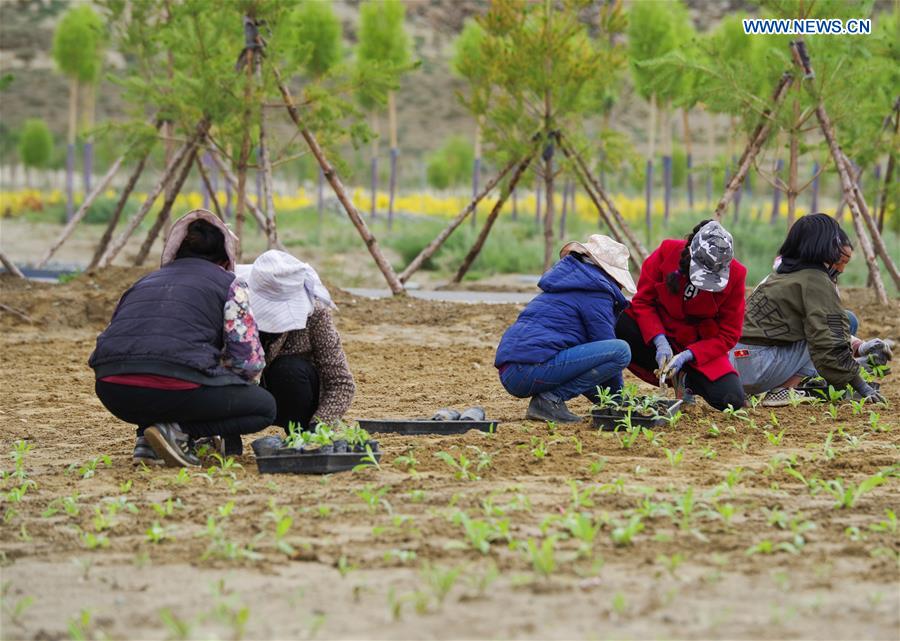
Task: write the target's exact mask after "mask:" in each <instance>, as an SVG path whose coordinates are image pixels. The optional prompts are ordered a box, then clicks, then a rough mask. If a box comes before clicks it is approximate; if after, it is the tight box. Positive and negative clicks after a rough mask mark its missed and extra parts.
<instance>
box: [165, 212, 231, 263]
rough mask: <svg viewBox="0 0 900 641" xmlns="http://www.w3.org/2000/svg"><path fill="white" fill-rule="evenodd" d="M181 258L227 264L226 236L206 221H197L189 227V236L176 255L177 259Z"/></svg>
mask: <svg viewBox="0 0 900 641" xmlns="http://www.w3.org/2000/svg"><path fill="white" fill-rule="evenodd" d="M179 258H202V259H203V260H208V261H210V262H211V263H216V264H221V263H227V262H228V253H227V252H226V251H225V236H224V235H223V234H222V232H221V231H220V230H219V229H216V227H215V225H213V224H211V223H208V222H206V221H205V220H195V221H194V222H192V223H191V224H190V225H188V228H187V235H186V236H185V237H184V240H183V241H181V246H180V247H179V248H178V251H177V252H176V254H175V259H176V260H177V259H179Z"/></svg>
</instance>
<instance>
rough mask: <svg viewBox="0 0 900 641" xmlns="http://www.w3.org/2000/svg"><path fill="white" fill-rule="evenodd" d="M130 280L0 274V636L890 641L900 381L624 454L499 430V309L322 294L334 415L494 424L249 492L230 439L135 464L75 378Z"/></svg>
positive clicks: (669, 432) (510, 415)
mask: <svg viewBox="0 0 900 641" xmlns="http://www.w3.org/2000/svg"><path fill="white" fill-rule="evenodd" d="M140 273H141V272H140V271H135V270H125V269H114V270H108V271H106V272H103V273H101V274H98V275H83V276H80V277H79V278H77V279H76V280H74V281H72V282H70V283H68V284H66V285H42V284H24V283H17V282H14V281H12V280H10V279H6V278H4V279H2V280H0V287H2V300H3V303H4V304H5V305H7V306H10V307H12V308H15V309H16V310H18V311H19V312H21V313H23V314H25V315H26V316H27V317H28V318H29V319H30V320H31V322H29V321H28V320H25V319H23V318H22V317H20V316H16V315H14V314H11V313H9V312H4V313H2V314H0V329H2V335H0V349H2V352H0V353H2V355H3V367H2V379H0V386H2V387H0V389H2V402H0V424H2V430H0V448H2V451H3V453H4V461H5V462H4V463H3V464H2V469H3V470H4V472H6V474H5V478H4V479H3V480H2V481H0V483H2V486H0V487H2V490H3V492H2V494H0V496H2V497H3V498H2V509H3V515H4V518H3V522H2V523H0V573H2V579H0V581H2V590H3V606H2V620H0V621H2V635H0V636H2V637H3V638H7V639H16V638H27V639H57V638H65V637H75V638H77V637H79V636H82V637H104V636H105V637H109V638H122V639H125V638H141V639H143V638H152V639H162V638H212V637H214V638H226V639H227V638H249V639H257V638H313V637H318V638H338V637H340V638H404V639H407V638H408V639H414V638H510V637H517V638H520V637H521V638H558V639H570V638H600V639H602V638H820V639H834V638H841V639H849V638H860V639H863V638H865V639H869V638H884V639H896V638H897V637H898V634H900V566H898V555H900V539H898V525H897V521H896V518H893V519H892V517H891V515H892V514H894V513H896V512H898V511H900V509H898V508H900V501H898V499H897V496H898V492H897V487H898V482H897V474H898V467H897V465H898V460H900V456H898V453H900V449H898V446H900V420H898V412H897V410H896V409H895V408H896V407H898V406H900V386H898V384H897V383H896V376H895V377H893V378H891V377H888V378H887V379H885V381H884V386H883V390H884V391H885V392H886V395H887V397H888V398H889V400H890V401H891V403H892V405H891V407H890V408H877V410H876V411H877V412H878V415H877V416H875V417H873V416H872V415H870V414H869V408H865V409H864V410H863V411H862V413H861V414H859V415H854V414H853V408H851V406H850V405H847V404H844V405H840V406H839V407H838V408H837V417H836V419H835V418H832V417H831V416H829V415H828V412H827V411H826V410H827V409H828V407H827V405H825V404H822V405H816V406H800V407H796V408H792V407H787V408H783V409H778V410H776V411H775V412H774V413H770V412H769V411H768V410H763V409H762V408H756V409H754V410H750V411H749V414H748V415H747V416H746V417H740V416H738V417H728V416H725V415H723V414H720V413H717V412H714V411H712V410H711V409H709V408H708V407H706V406H704V405H703V404H702V403H701V404H698V405H697V406H696V407H694V408H692V409H690V410H689V412H688V414H687V416H685V418H684V419H683V420H681V421H680V422H679V423H678V424H677V425H675V426H673V427H668V428H662V429H659V430H657V432H656V433H655V434H653V435H650V434H644V435H642V436H640V437H639V438H638V440H637V441H636V442H635V443H634V444H633V445H632V446H631V447H629V448H625V447H623V445H622V444H621V443H620V438H619V437H617V436H616V435H614V434H610V433H598V432H597V431H596V430H594V429H593V428H592V427H590V424H589V423H588V422H587V421H585V422H584V423H582V424H580V425H576V426H574V427H570V426H563V427H560V428H558V429H556V430H551V429H550V427H548V426H547V425H544V424H540V423H537V422H530V421H524V420H522V416H523V415H524V410H525V404H526V401H522V400H518V399H514V398H511V397H509V396H508V395H507V394H506V393H505V392H504V391H503V389H502V388H501V386H500V384H499V382H498V380H497V376H496V373H495V370H494V368H493V366H492V362H493V350H494V347H495V346H496V343H497V341H498V340H499V337H500V335H501V333H502V332H503V330H504V329H505V327H506V326H507V325H508V324H509V323H510V322H512V320H513V319H514V318H515V316H516V314H517V312H518V310H517V308H516V307H514V306H503V305H491V306H486V305H452V304H441V303H431V302H425V301H418V300H412V301H406V300H390V301H369V300H354V299H352V298H351V297H350V296H348V295H346V294H338V296H337V302H338V305H339V307H340V311H339V313H338V316H337V318H338V322H339V327H340V329H341V332H342V335H343V338H344V342H345V347H346V349H347V353H348V357H349V360H350V364H351V368H352V369H353V371H354V373H355V375H356V378H357V383H358V393H357V397H356V399H355V401H354V404H353V407H352V409H351V412H350V416H351V417H363V416H367V417H374V416H379V417H415V416H424V415H429V414H430V413H431V412H432V411H433V410H435V409H437V408H438V407H442V406H451V407H457V408H460V409H461V408H463V407H467V406H470V405H483V406H484V407H485V409H486V411H487V414H488V417H489V418H492V419H497V420H498V421H502V424H501V425H500V427H499V428H498V430H497V432H496V433H495V434H493V435H490V434H482V433H477V432H469V433H468V434H466V435H463V436H458V437H428V436H416V437H400V436H378V437H376V438H378V440H379V442H380V443H381V446H382V449H383V451H384V456H383V458H382V461H381V469H380V470H374V469H372V470H367V471H362V472H357V473H345V474H340V475H335V476H330V477H305V476H261V475H259V474H258V473H257V472H256V465H255V463H254V460H253V456H252V454H251V453H250V449H249V447H246V452H247V453H246V454H245V455H244V456H243V457H240V458H238V459H237V460H236V463H237V464H239V465H240V467H238V466H237V465H234V466H230V467H229V466H228V465H224V466H213V468H214V469H210V470H202V471H194V472H190V473H177V472H176V471H172V470H144V471H139V470H135V469H133V468H132V466H131V460H130V454H131V447H132V444H133V431H132V429H131V428H130V427H129V426H126V425H124V424H122V423H120V422H118V421H117V420H116V419H114V418H113V417H112V416H110V415H109V414H108V413H107V412H106V411H105V410H104V409H103V407H102V406H101V405H100V403H99V401H97V399H96V398H95V396H94V393H93V377H92V372H91V371H90V370H89V369H88V368H87V366H86V360H87V357H88V354H89V353H90V350H91V349H92V347H93V341H94V337H95V336H96V333H97V332H98V331H99V330H100V329H102V327H103V325H104V324H105V322H106V320H107V319H108V317H109V315H110V313H111V311H112V307H113V306H114V304H115V302H116V300H117V298H118V296H119V295H120V293H121V292H122V291H123V290H124V289H125V287H127V285H128V284H129V283H130V282H131V281H133V280H134V279H135V278H136V277H137V276H138V275H139V274H140ZM847 299H848V300H847V305H848V307H849V308H850V309H853V310H854V311H856V312H857V313H858V314H859V315H860V316H861V319H862V327H863V332H862V333H863V334H864V335H867V336H869V335H882V336H889V337H893V338H895V339H896V338H900V305H897V304H896V303H894V305H893V306H892V308H891V309H890V310H883V309H880V308H878V307H876V306H874V305H873V304H872V302H871V300H870V299H869V298H868V295H867V294H866V293H865V292H852V293H850V294H849V295H847ZM571 405H572V407H573V408H574V409H575V410H576V411H578V412H581V413H585V414H586V413H587V412H588V409H589V407H588V404H587V402H586V401H583V400H577V401H573V402H572V404H571ZM776 423H777V424H776ZM267 433H273V434H274V433H277V430H276V429H274V428H271V429H270V430H267ZM779 434H780V436H779ZM829 435H830V436H829ZM20 440H22V441H24V442H26V443H27V444H28V445H30V446H31V449H30V451H28V452H27V453H26V454H25V455H24V464H23V466H22V468H21V470H20V474H19V475H18V476H17V475H16V474H15V473H14V472H15V467H14V461H13V458H12V457H11V455H12V453H13V452H14V450H15V448H16V445H15V444H16V442H17V441H20ZM251 440H252V439H251V438H247V439H246V441H245V445H249V442H250V441H251ZM666 450H668V452H667V451H666ZM437 452H448V453H450V454H451V455H454V456H455V457H456V458H457V459H459V456H460V455H461V454H462V455H465V456H466V457H468V458H469V459H471V460H472V467H471V470H472V471H473V472H475V468H476V467H477V466H478V465H479V463H482V464H483V465H482V469H480V470H479V471H477V472H475V473H476V474H477V476H479V477H481V478H480V479H479V480H461V479H457V478H456V476H455V475H454V471H453V470H451V469H450V467H449V466H448V465H447V464H446V463H444V462H442V461H441V460H440V459H439V458H437V457H436V456H435V454H436V453H437ZM542 453H543V454H544V455H543V456H541V454H542ZM104 456H108V457H109V463H110V464H109V465H106V462H105V461H104V460H103V458H102V457H104ZM399 456H407V457H410V456H411V457H413V458H414V459H415V464H414V466H413V467H414V469H410V468H409V465H408V463H410V461H409V460H406V461H403V462H395V459H397V457H399ZM98 457H100V458H99V459H98ZM93 459H97V464H96V469H94V470H91V469H90V468H91V467H92V465H90V464H89V462H90V461H92V460H93ZM211 465H212V463H211ZM70 468H71V469H70ZM878 473H880V474H881V477H880V479H879V478H876V479H875V480H876V481H878V480H880V481H882V483H881V484H880V485H877V486H876V487H874V488H872V489H871V490H868V491H866V487H867V485H875V483H874V482H870V483H867V484H865V485H861V484H862V483H863V481H864V480H865V479H867V478H871V477H873V476H874V475H876V474H878ZM22 476H25V477H27V479H30V480H31V481H33V482H34V485H29V484H28V482H27V479H23V478H21V477H22ZM85 476H86V477H87V478H83V477H85ZM838 479H840V481H838ZM829 482H830V483H829ZM26 485H29V487H26V488H25V489H24V492H23V491H22V488H23V486H26ZM829 488H830V489H829ZM841 490H846V491H847V492H848V493H849V497H850V502H851V503H852V505H851V506H849V507H843V508H838V507H835V504H836V502H838V499H839V498H841V496H843V494H844V492H842V491H841ZM854 492H855V494H854ZM834 494H838V495H840V496H838V497H836V496H835V495H834ZM287 518H291V519H292V521H291V522H290V524H289V527H287V529H282V535H283V536H280V537H279V536H278V535H277V534H276V528H277V521H279V520H281V523H282V528H284V525H285V523H287ZM629 523H630V524H631V527H630V528H629ZM154 539H158V540H157V541H156V542H153V540H154Z"/></svg>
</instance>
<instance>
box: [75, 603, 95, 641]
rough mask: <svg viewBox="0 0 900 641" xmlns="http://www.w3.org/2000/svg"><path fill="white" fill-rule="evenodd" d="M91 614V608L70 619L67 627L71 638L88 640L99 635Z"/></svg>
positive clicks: (79, 640) (77, 640) (81, 640)
mask: <svg viewBox="0 0 900 641" xmlns="http://www.w3.org/2000/svg"><path fill="white" fill-rule="evenodd" d="M91 616H92V615H91V611H90V610H82V611H81V612H79V614H78V616H77V617H73V618H71V619H69V622H68V624H67V628H68V630H69V638H70V639H72V640H73V641H86V640H87V639H95V638H97V637H98V636H99V635H98V634H97V631H96V630H95V629H94V626H93V624H92V623H91Z"/></svg>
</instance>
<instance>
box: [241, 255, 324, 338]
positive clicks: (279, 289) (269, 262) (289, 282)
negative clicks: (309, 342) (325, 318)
mask: <svg viewBox="0 0 900 641" xmlns="http://www.w3.org/2000/svg"><path fill="white" fill-rule="evenodd" d="M235 274H236V275H237V276H238V278H243V279H244V280H246V281H247V285H248V287H249V289H250V311H251V312H252V313H253V318H254V319H255V320H256V326H257V327H258V328H259V330H260V331H262V332H269V333H272V334H280V333H282V332H289V331H292V330H295V329H304V328H305V327H306V321H307V319H308V318H309V315H310V314H311V313H312V312H313V309H314V308H315V303H316V301H317V300H318V301H320V302H322V303H324V304H325V305H326V306H328V307H330V308H332V309H336V308H335V305H334V302H333V301H332V300H331V294H329V293H328V290H327V289H326V288H325V285H323V284H322V280H321V279H320V278H319V275H318V274H317V273H316V270H315V269H313V267H312V266H311V265H309V264H307V263H304V262H303V261H301V260H298V259H297V258H294V257H293V256H291V255H290V254H288V253H287V252H283V251H278V250H277V249H270V250H269V251H267V252H265V253H263V254H260V255H259V257H258V258H257V259H256V260H255V261H253V264H252V265H237V266H236V267H235Z"/></svg>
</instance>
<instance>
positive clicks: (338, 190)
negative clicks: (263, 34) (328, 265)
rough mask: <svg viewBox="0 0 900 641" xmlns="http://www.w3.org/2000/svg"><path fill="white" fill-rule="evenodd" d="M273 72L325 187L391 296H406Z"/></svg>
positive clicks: (280, 80) (313, 137) (314, 138)
mask: <svg viewBox="0 0 900 641" xmlns="http://www.w3.org/2000/svg"><path fill="white" fill-rule="evenodd" d="M272 71H273V72H274V75H275V82H276V84H277V85H278V90H279V91H280V92H281V97H282V98H283V99H284V104H285V107H287V111H288V114H290V116H291V120H293V121H294V124H295V125H297V128H298V129H299V130H300V135H302V136H303V139H304V140H305V141H306V144H307V145H309V149H310V151H312V153H313V155H314V156H315V157H316V160H317V161H318V163H319V166H320V167H321V168H322V173H324V174H325V178H326V180H328V183H329V184H330V185H331V188H332V189H333V190H334V193H335V195H336V196H337V198H338V200H339V201H340V203H341V205H343V207H344V211H346V212H347V216H349V218H350V220H351V222H352V223H353V225H354V227H356V229H357V231H358V232H359V235H360V236H361V237H362V239H363V241H364V242H365V243H366V247H368V249H369V253H370V254H371V255H372V258H373V259H374V260H375V264H376V265H378V269H380V270H381V273H382V274H383V275H384V279H385V280H386V281H387V284H388V287H390V289H391V292H393V293H394V295H397V294H405V293H406V290H405V289H404V288H403V283H401V282H400V280H399V279H398V278H397V274H396V273H394V268H393V267H391V264H390V263H389V262H388V260H387V258H385V257H384V254H383V253H382V252H381V248H380V247H379V246H378V241H377V240H376V239H375V236H373V235H372V232H371V231H369V227H368V226H367V225H366V222H365V221H364V220H363V219H362V216H360V215H359V212H358V211H357V210H356V207H355V206H354V205H353V202H352V201H351V200H350V198H349V196H347V191H346V189H344V184H343V183H342V182H341V179H340V178H339V177H338V175H337V172H336V171H335V170H334V167H332V166H331V164H330V163H329V162H328V159H327V158H325V153H324V152H323V151H322V148H321V147H320V146H319V142H318V141H317V140H316V137H315V136H314V135H313V134H312V132H311V131H310V130H309V129H307V128H306V127H305V126H304V125H303V122H302V121H301V119H300V112H299V110H298V109H297V106H296V105H295V104H294V99H293V97H292V96H291V93H290V91H289V90H288V88H287V86H286V85H285V84H284V82H283V81H282V79H281V74H280V73H279V72H278V69H277V68H276V67H274V66H273V67H272Z"/></svg>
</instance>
